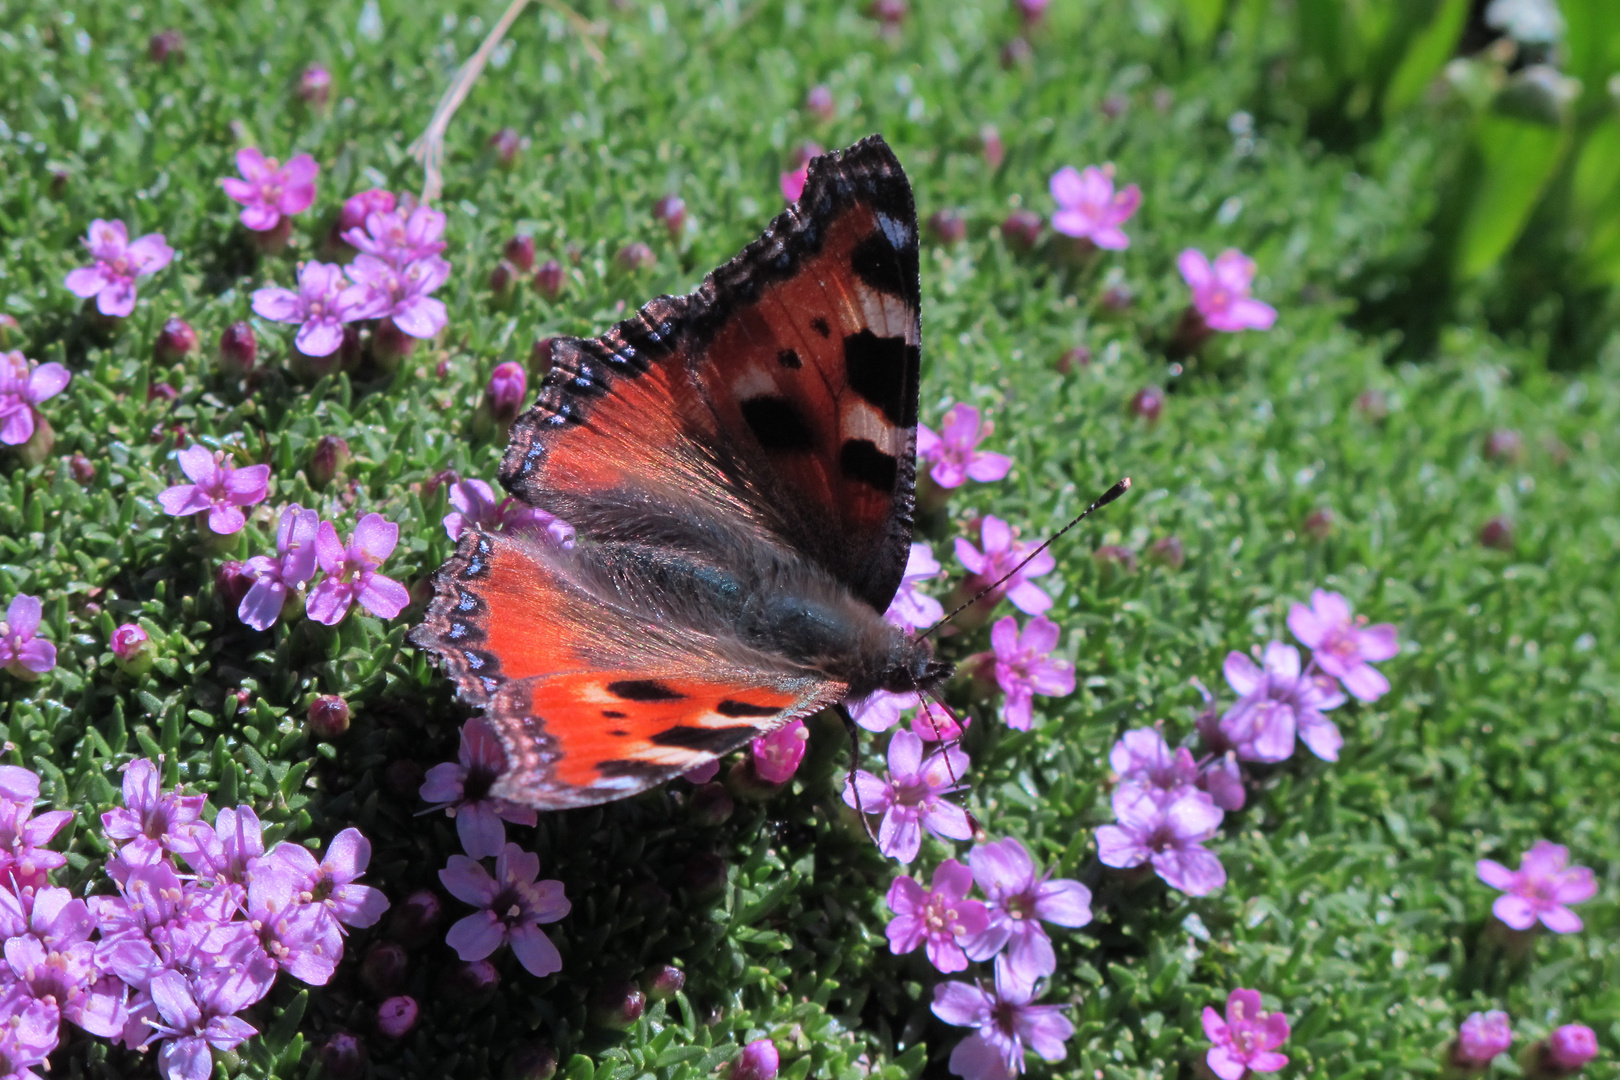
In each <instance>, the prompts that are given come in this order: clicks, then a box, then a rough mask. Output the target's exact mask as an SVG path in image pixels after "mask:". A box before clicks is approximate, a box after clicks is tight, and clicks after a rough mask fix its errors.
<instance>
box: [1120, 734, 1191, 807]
mask: <svg viewBox="0 0 1620 1080" xmlns="http://www.w3.org/2000/svg"><path fill="white" fill-rule="evenodd" d="M1108 764H1109V765H1110V766H1111V767H1112V768H1113V770H1114V772H1115V773H1116V774H1117V775H1118V776H1119V782H1120V784H1121V785H1129V786H1131V787H1135V788H1138V789H1140V790H1142V791H1145V792H1147V793H1148V794H1149V795H1151V796H1152V797H1153V800H1154V801H1155V802H1158V803H1160V804H1168V803H1172V802H1175V801H1176V799H1178V798H1180V797H1181V796H1182V795H1184V794H1185V793H1186V792H1187V791H1188V790H1190V789H1192V788H1194V787H1195V786H1196V785H1197V781H1198V764H1197V762H1195V761H1194V760H1193V756H1192V751H1190V750H1188V749H1187V748H1186V747H1185V746H1178V747H1176V749H1175V750H1174V751H1172V750H1171V749H1170V744H1169V743H1167V742H1165V741H1164V733H1163V732H1161V731H1160V730H1159V729H1158V728H1136V729H1135V730H1132V731H1127V732H1126V733H1125V734H1124V735H1123V736H1121V737H1120V740H1119V741H1118V742H1116V743H1115V744H1114V749H1113V750H1112V751H1110V752H1109V754H1108Z"/></svg>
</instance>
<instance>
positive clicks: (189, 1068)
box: [150, 971, 259, 1080]
mask: <svg viewBox="0 0 1620 1080" xmlns="http://www.w3.org/2000/svg"><path fill="white" fill-rule="evenodd" d="M207 985H208V987H209V989H214V992H213V993H209V992H208V990H207V989H203V988H202V987H199V986H197V985H195V984H193V983H192V982H191V980H189V979H187V978H186V977H185V976H184V975H182V974H181V973H180V972H178V971H164V972H162V973H161V974H158V975H154V976H153V977H152V982H151V991H150V992H151V995H152V1004H154V1005H156V1006H157V1011H158V1015H159V1016H161V1017H162V1022H161V1023H157V1024H154V1025H153V1028H154V1030H155V1031H156V1032H157V1033H158V1035H159V1036H160V1037H161V1038H162V1039H163V1046H162V1048H161V1049H160V1050H159V1051H158V1068H160V1069H162V1070H163V1075H164V1076H166V1077H167V1078H168V1080H208V1078H209V1077H210V1076H212V1075H213V1074H214V1059H213V1056H212V1055H211V1054H210V1053H209V1052H208V1048H209V1047H213V1048H214V1049H216V1050H234V1049H235V1048H236V1047H238V1046H240V1045H242V1043H244V1042H246V1041H247V1040H248V1039H251V1038H252V1037H253V1036H255V1035H257V1034H258V1033H259V1032H258V1029H256V1028H255V1027H253V1025H251V1024H249V1023H248V1022H247V1021H246V1020H243V1019H241V1018H240V1017H238V1016H235V1015H233V1014H234V1013H235V1012H236V1011H237V1010H238V1009H241V1008H246V1007H247V1005H248V1004H249V1002H246V1001H243V1002H240V1003H238V1001H237V1000H236V998H235V997H233V996H232V995H229V994H222V993H220V992H219V991H218V989H216V987H217V986H224V985H228V983H226V982H224V981H223V980H213V981H210V983H209V984H207ZM200 989H201V990H202V992H201V993H200V994H199V993H198V991H199V990H200Z"/></svg>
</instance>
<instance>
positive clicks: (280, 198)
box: [219, 146, 326, 356]
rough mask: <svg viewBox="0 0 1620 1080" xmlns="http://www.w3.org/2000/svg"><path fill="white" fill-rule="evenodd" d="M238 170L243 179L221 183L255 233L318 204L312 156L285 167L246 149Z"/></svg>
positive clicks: (231, 178)
mask: <svg viewBox="0 0 1620 1080" xmlns="http://www.w3.org/2000/svg"><path fill="white" fill-rule="evenodd" d="M236 168H237V170H238V171H239V172H241V174H242V179H240V180H238V179H237V178H236V177H234V176H227V177H225V178H224V179H222V180H220V182H219V183H220V186H221V187H223V188H224V189H225V194H227V195H229V196H230V197H231V198H233V199H235V200H236V201H237V202H239V203H241V204H242V207H243V209H242V224H243V225H246V226H247V227H248V228H250V229H252V230H253V231H254V232H268V231H269V230H271V229H273V228H275V227H276V226H277V225H278V224H280V223H281V217H282V215H283V214H285V215H287V216H288V217H291V216H292V215H294V214H301V213H303V212H304V211H305V210H307V209H309V204H310V203H312V202H314V201H315V177H316V176H317V175H318V174H319V173H320V171H321V167H320V166H319V165H317V164H315V159H314V158H312V157H310V156H309V155H308V154H299V155H298V156H297V157H295V158H293V159H292V160H291V161H289V162H287V164H285V165H282V164H280V163H279V162H277V161H276V159H275V158H267V157H265V156H264V155H263V154H261V153H260V152H259V150H258V148H257V147H253V146H244V147H243V148H242V149H240V150H238V151H237V152H236ZM255 310H257V309H255ZM260 314H263V312H260ZM265 317H266V318H272V317H273V316H268V315H267V316H265ZM311 355H312V356H325V355H326V353H312V354H311Z"/></svg>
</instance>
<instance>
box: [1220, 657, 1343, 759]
mask: <svg viewBox="0 0 1620 1080" xmlns="http://www.w3.org/2000/svg"><path fill="white" fill-rule="evenodd" d="M1262 659H1263V661H1264V665H1265V666H1264V667H1263V668H1262V667H1261V666H1259V665H1257V664H1256V663H1255V662H1254V661H1253V660H1251V659H1249V658H1248V657H1247V656H1245V655H1244V654H1243V653H1240V652H1237V651H1236V650H1234V651H1232V652H1230V653H1227V654H1226V665H1225V668H1224V670H1225V674H1226V681H1227V683H1228V684H1230V685H1231V687H1232V689H1233V690H1235V691H1236V692H1237V693H1239V694H1241V695H1242V697H1240V698H1239V699H1238V702H1237V704H1235V705H1233V706H1232V707H1231V708H1230V709H1228V710H1227V711H1226V715H1224V716H1222V717H1221V731H1222V732H1223V733H1224V734H1225V736H1226V738H1227V740H1228V742H1229V744H1230V745H1231V747H1232V748H1233V749H1234V750H1236V751H1237V756H1238V758H1239V760H1242V761H1282V760H1284V759H1286V758H1287V757H1288V756H1289V755H1291V754H1292V753H1293V752H1294V735H1295V733H1296V732H1298V734H1299V737H1300V739H1302V740H1303V741H1304V743H1305V745H1306V746H1308V747H1310V748H1311V753H1313V754H1315V755H1316V756H1317V757H1319V758H1322V759H1323V760H1324V761H1337V760H1339V748H1340V747H1341V746H1343V745H1344V737H1343V736H1341V735H1340V734H1339V729H1338V728H1337V727H1336V726H1334V723H1333V721H1331V720H1329V719H1328V718H1327V717H1326V716H1324V715H1322V714H1323V713H1324V712H1326V711H1327V710H1329V709H1335V708H1338V707H1339V706H1340V705H1343V704H1344V695H1343V694H1341V693H1339V689H1338V687H1337V686H1336V685H1335V684H1334V683H1333V681H1332V680H1331V679H1327V678H1325V677H1322V676H1319V675H1315V674H1305V675H1302V674H1301V673H1300V666H1299V650H1298V649H1296V648H1294V647H1293V646H1292V645H1284V644H1283V643H1282V642H1280V641H1273V642H1271V643H1270V644H1269V645H1267V646H1266V651H1265V653H1264V655H1263V657H1262Z"/></svg>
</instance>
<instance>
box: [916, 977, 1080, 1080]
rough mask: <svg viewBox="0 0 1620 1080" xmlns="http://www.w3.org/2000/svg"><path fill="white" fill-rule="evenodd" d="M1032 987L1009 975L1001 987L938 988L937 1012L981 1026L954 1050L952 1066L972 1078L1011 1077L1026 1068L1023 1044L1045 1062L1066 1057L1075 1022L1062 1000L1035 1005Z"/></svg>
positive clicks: (1002, 1079) (966, 1024) (954, 985)
mask: <svg viewBox="0 0 1620 1080" xmlns="http://www.w3.org/2000/svg"><path fill="white" fill-rule="evenodd" d="M1034 997H1035V992H1034V990H1033V988H1031V987H1028V986H1024V985H1022V984H1019V983H1012V982H1009V981H1007V980H1006V979H1005V977H1004V976H1003V974H1002V972H1001V969H1000V968H999V967H998V968H997V969H996V988H995V992H994V993H990V992H988V991H986V990H985V989H984V987H982V986H979V985H977V984H970V983H965V982H943V983H940V984H938V985H937V986H935V987H934V1004H933V1010H934V1015H935V1016H937V1017H939V1018H940V1019H941V1020H943V1021H945V1022H946V1023H947V1024H955V1025H956V1026H957V1027H971V1028H978V1031H977V1032H975V1033H974V1034H972V1035H970V1036H968V1037H967V1038H966V1039H963V1040H962V1041H961V1042H960V1043H958V1044H957V1046H956V1049H955V1050H952V1051H951V1060H950V1069H951V1072H953V1073H955V1074H956V1075H957V1076H962V1077H966V1078H967V1080H1010V1078H1011V1077H1013V1076H1016V1075H1018V1074H1019V1073H1021V1072H1023V1071H1024V1047H1025V1045H1026V1044H1027V1045H1028V1047H1029V1049H1031V1050H1033V1051H1035V1053H1036V1054H1037V1055H1039V1056H1040V1057H1041V1058H1042V1059H1044V1060H1046V1061H1062V1060H1063V1054H1064V1050H1063V1043H1064V1041H1065V1040H1067V1039H1068V1038H1069V1036H1071V1035H1073V1034H1074V1025H1073V1024H1072V1023H1070V1022H1069V1019H1068V1018H1067V1017H1066V1016H1064V1015H1063V1006H1061V1005H1032V1004H1030V1002H1031V1001H1032V1000H1033V999H1034Z"/></svg>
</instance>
